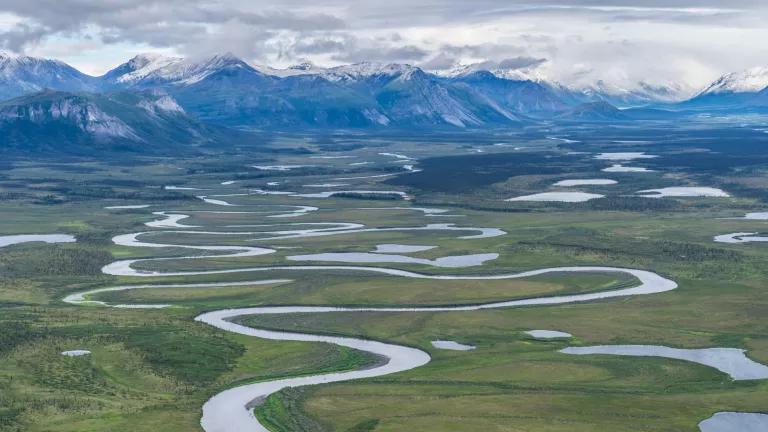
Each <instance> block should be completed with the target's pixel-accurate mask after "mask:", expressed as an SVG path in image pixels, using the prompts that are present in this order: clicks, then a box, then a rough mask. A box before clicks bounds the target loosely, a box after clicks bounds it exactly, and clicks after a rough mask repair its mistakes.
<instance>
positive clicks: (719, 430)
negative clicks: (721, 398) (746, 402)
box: [699, 412, 768, 432]
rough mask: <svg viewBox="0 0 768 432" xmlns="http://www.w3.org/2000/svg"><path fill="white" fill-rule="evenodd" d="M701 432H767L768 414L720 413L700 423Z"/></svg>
mask: <svg viewBox="0 0 768 432" xmlns="http://www.w3.org/2000/svg"><path fill="white" fill-rule="evenodd" d="M699 430H700V431H701V432H766V431H768V414H762V413H742V412H719V413H716V414H715V415H713V416H712V417H710V418H708V419H706V420H704V421H703V422H701V423H699Z"/></svg>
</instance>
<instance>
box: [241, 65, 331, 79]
mask: <svg viewBox="0 0 768 432" xmlns="http://www.w3.org/2000/svg"><path fill="white" fill-rule="evenodd" d="M254 68H255V69H256V70H257V71H259V72H261V73H263V74H265V75H271V76H275V77H279V78H285V77H290V76H298V75H318V74H321V73H323V72H325V71H326V69H325V68H323V67H320V66H317V65H315V64H314V63H311V62H304V63H299V64H296V65H293V66H289V67H287V68H285V69H275V68H273V67H270V66H263V65H256V66H254Z"/></svg>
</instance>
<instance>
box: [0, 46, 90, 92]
mask: <svg viewBox="0 0 768 432" xmlns="http://www.w3.org/2000/svg"><path fill="white" fill-rule="evenodd" d="M96 85H97V83H96V80H95V78H93V77H91V76H88V75H86V74H84V73H81V72H80V71H78V70H77V69H75V68H73V67H71V66H69V65H67V64H66V63H64V62H60V61H58V60H48V59H42V58H37V57H29V56H24V55H17V54H12V53H8V52H0V100H2V99H9V98H12V97H16V96H21V95H24V94H29V93H34V92H36V91H40V90H43V89H46V88H52V89H57V90H67V91H91V90H94V89H95V88H96Z"/></svg>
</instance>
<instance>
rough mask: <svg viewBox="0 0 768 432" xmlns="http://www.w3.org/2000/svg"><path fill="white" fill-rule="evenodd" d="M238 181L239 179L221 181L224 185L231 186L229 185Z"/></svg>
mask: <svg viewBox="0 0 768 432" xmlns="http://www.w3.org/2000/svg"><path fill="white" fill-rule="evenodd" d="M236 182H237V180H227V181H223V182H221V184H222V185H223V186H229V185H233V184H235V183H236Z"/></svg>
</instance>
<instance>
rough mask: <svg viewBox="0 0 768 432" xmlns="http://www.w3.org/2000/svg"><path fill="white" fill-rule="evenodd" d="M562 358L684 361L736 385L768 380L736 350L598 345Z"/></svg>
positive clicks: (767, 372)
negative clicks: (711, 370) (721, 374)
mask: <svg viewBox="0 0 768 432" xmlns="http://www.w3.org/2000/svg"><path fill="white" fill-rule="evenodd" d="M560 352H561V353H564V354H575V355H591V354H608V355H619V356H634V357H663V358H669V359H676V360H685V361H689V362H694V363H698V364H702V365H704V366H709V367H712V368H715V369H717V370H719V371H721V372H724V373H726V374H728V375H729V376H730V377H731V378H732V379H734V380H736V381H741V380H755V379H768V366H766V365H763V364H760V363H757V362H755V361H753V360H750V359H749V358H748V357H747V356H746V355H745V354H744V353H745V351H744V350H742V349H738V348H700V349H680V348H670V347H665V346H657V345H598V346H589V347H569V348H565V349H562V350H560Z"/></svg>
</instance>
